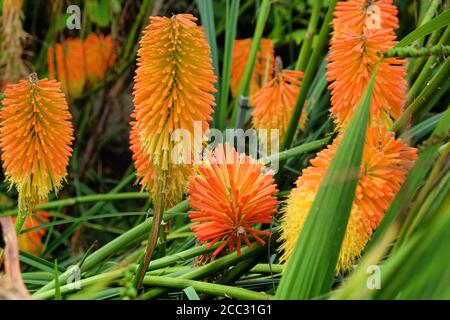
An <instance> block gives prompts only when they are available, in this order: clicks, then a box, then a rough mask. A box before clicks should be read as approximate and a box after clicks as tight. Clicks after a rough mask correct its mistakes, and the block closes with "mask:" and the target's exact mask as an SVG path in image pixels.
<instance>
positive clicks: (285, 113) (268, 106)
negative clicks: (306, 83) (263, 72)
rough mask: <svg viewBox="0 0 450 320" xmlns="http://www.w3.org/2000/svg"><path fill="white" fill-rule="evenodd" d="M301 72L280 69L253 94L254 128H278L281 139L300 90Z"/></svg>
mask: <svg viewBox="0 0 450 320" xmlns="http://www.w3.org/2000/svg"><path fill="white" fill-rule="evenodd" d="M301 79H303V72H300V71H295V70H282V71H280V72H277V74H276V75H275V78H274V79H272V80H271V81H269V82H267V83H266V84H265V85H264V86H263V87H262V88H261V89H260V90H259V91H258V92H256V93H255V95H254V96H253V99H252V101H253V106H254V107H255V109H254V110H253V113H252V116H253V126H254V127H255V128H256V129H279V130H280V135H279V138H280V140H282V139H283V138H284V134H285V133H286V130H287V127H288V125H289V121H290V119H291V117H292V113H293V111H294V106H295V101H296V100H297V96H298V94H299V92H300V87H301V84H302V83H301Z"/></svg>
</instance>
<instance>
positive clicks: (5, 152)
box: [0, 74, 73, 213]
mask: <svg viewBox="0 0 450 320" xmlns="http://www.w3.org/2000/svg"><path fill="white" fill-rule="evenodd" d="M4 96H5V97H4V99H3V101H2V104H3V108H2V110H1V112H0V147H1V150H2V155H1V157H2V162H3V169H4V172H5V176H6V180H7V181H8V182H9V183H10V185H11V186H13V185H14V186H15V187H16V189H17V191H18V192H19V211H20V212H24V213H29V212H30V211H32V210H33V209H34V206H35V204H36V202H37V201H39V200H42V199H45V198H46V197H47V196H48V194H49V193H50V192H51V191H55V192H57V191H58V190H59V189H60V188H61V187H62V182H63V180H64V179H65V177H66V175H67V165H68V163H69V157H70V155H71V153H72V149H71V147H70V145H71V143H72V140H73V129H72V123H71V114H70V112H69V108H68V106H67V102H66V99H65V96H64V94H63V93H62V92H61V85H60V83H59V82H57V81H55V80H48V79H42V80H37V77H36V75H35V74H32V75H30V80H22V81H20V82H19V83H18V84H10V85H8V87H7V88H6V89H5V91H4Z"/></svg>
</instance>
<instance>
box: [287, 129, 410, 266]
mask: <svg viewBox="0 0 450 320" xmlns="http://www.w3.org/2000/svg"><path fill="white" fill-rule="evenodd" d="M340 141H341V136H339V137H338V138H336V139H335V141H334V142H333V144H331V145H330V146H328V148H327V149H325V150H323V151H321V152H319V153H318V154H317V156H316V158H315V159H313V160H311V166H310V167H308V168H306V169H304V170H303V174H302V176H300V177H299V178H298V180H297V187H296V188H295V189H294V190H293V191H292V193H291V196H290V198H289V200H288V201H287V206H286V208H285V213H284V217H283V224H282V229H283V234H282V237H281V238H282V240H283V241H284V243H283V245H282V249H283V250H284V256H283V259H285V260H286V259H287V258H288V257H289V255H290V253H291V251H292V250H293V248H294V246H295V243H296V240H297V237H298V235H299V234H300V231H301V228H302V226H303V223H304V221H305V220H306V216H307V215H308V212H309V209H310V207H311V205H312V202H313V200H314V196H315V194H316V193H317V190H318V188H319V186H320V183H321V182H322V179H323V177H324V176H325V173H326V171H327V169H328V167H329V165H330V163H331V160H332V158H333V156H334V154H335V152H336V150H337V147H338V145H339V143H340ZM415 159H416V149H415V148H411V147H408V146H406V145H405V144H403V142H402V141H401V140H400V139H395V138H394V135H393V133H391V132H388V131H387V130H386V128H378V127H371V128H369V129H368V132H367V137H366V143H365V146H364V152H363V160H362V164H361V168H360V177H359V182H358V185H357V188H356V194H355V200H354V202H353V207H352V211H351V214H350V220H349V224H348V227H347V232H346V235H345V238H344V242H343V245H342V248H341V252H340V257H339V261H338V266H337V270H338V271H344V270H346V269H347V268H349V267H350V266H351V264H352V262H353V261H354V260H355V259H356V258H357V257H359V255H360V253H361V251H362V249H363V248H364V246H365V244H366V242H367V241H368V239H370V236H371V234H372V232H373V230H375V229H376V228H377V227H378V225H379V223H380V222H381V220H382V218H383V216H384V213H385V212H386V210H387V209H388V208H389V206H390V204H391V203H392V201H393V199H394V197H395V195H396V194H397V192H398V190H399V189H400V187H401V185H402V183H403V181H404V179H405V176H406V174H407V172H408V171H409V170H410V169H411V167H412V165H413V163H414V160H415Z"/></svg>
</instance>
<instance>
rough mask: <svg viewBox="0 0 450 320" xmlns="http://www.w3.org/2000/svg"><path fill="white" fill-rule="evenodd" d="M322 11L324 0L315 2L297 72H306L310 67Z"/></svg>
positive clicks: (296, 67) (296, 68)
mask: <svg viewBox="0 0 450 320" xmlns="http://www.w3.org/2000/svg"><path fill="white" fill-rule="evenodd" d="M320 9H322V0H316V1H314V5H313V10H312V14H311V17H310V19H309V23H308V28H307V30H306V36H305V39H304V40H303V44H302V49H301V50H300V54H299V55H298V59H297V63H296V64H295V70H299V71H305V68H306V66H307V65H308V58H309V56H310V50H311V45H312V41H313V38H314V36H315V34H316V29H317V24H318V23H319V17H320Z"/></svg>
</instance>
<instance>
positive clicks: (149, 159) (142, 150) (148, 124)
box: [130, 14, 217, 285]
mask: <svg viewBox="0 0 450 320" xmlns="http://www.w3.org/2000/svg"><path fill="white" fill-rule="evenodd" d="M196 21H197V18H195V17H194V16H192V15H191V14H178V15H174V16H172V17H171V18H168V17H150V24H149V25H148V26H147V28H146V29H145V31H144V34H143V36H142V38H141V40H140V49H139V51H138V60H137V63H138V68H137V70H136V76H135V86H134V106H135V109H134V113H133V116H132V118H133V120H132V127H133V128H132V130H131V136H130V139H131V149H132V151H133V154H134V155H133V158H134V160H135V165H136V166H137V168H138V179H140V180H139V181H140V182H141V184H142V186H143V187H144V188H145V189H148V190H149V191H151V193H152V197H153V200H154V203H155V215H154V220H153V221H154V223H153V225H152V230H151V231H150V237H149V243H148V246H147V250H146V253H145V259H144V260H145V261H144V263H143V264H141V268H143V269H142V270H141V271H140V272H139V274H140V275H139V277H140V279H139V280H138V282H137V285H139V283H140V282H141V280H142V277H143V274H144V271H145V269H146V266H147V265H148V263H149V262H150V259H151V255H152V253H153V250H154V247H155V245H156V240H157V235H158V230H159V225H160V221H161V216H162V212H163V211H164V208H166V207H167V205H168V204H172V203H177V202H178V201H179V200H181V198H182V196H183V192H184V188H185V186H186V183H187V179H188V178H189V177H188V175H189V173H190V170H191V164H190V163H181V164H180V163H179V162H180V161H179V160H180V159H179V157H178V156H179V155H180V154H179V153H178V152H177V149H176V145H177V141H175V140H174V139H173V138H174V137H172V135H173V134H174V133H176V132H180V131H183V130H184V132H186V133H188V134H190V137H189V138H188V139H190V141H188V142H189V143H188V145H190V146H191V147H192V148H191V150H193V149H194V148H193V144H194V143H193V136H194V134H193V133H194V128H195V125H196V123H198V124H200V126H201V128H202V130H203V131H205V130H207V129H208V128H209V124H208V121H209V120H211V119H212V116H211V114H212V111H213V107H214V105H215V102H214V95H213V93H214V92H216V89H215V88H214V83H215V82H216V81H217V80H216V76H215V75H214V70H213V66H212V60H211V55H210V53H211V50H210V48H209V45H208V43H207V41H206V37H205V33H204V30H203V28H202V27H199V26H197V24H196ZM186 153H187V155H186ZM192 154H193V152H192V151H190V150H184V153H183V154H182V155H181V156H182V157H184V156H187V157H188V158H189V159H190V161H192ZM190 161H187V162H190Z"/></svg>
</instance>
